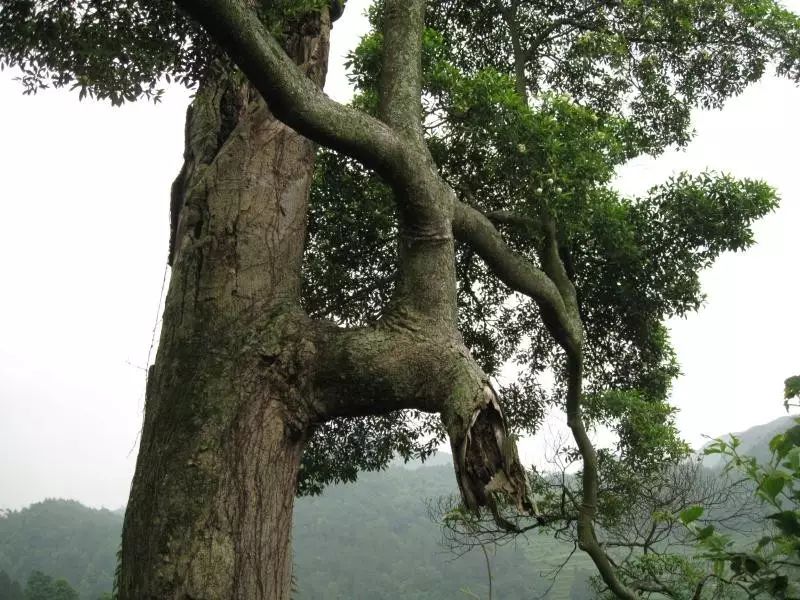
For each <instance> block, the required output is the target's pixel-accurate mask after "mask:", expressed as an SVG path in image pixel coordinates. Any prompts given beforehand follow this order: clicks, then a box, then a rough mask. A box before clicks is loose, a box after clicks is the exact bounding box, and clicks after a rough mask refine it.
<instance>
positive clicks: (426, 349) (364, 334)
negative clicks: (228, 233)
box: [311, 323, 534, 513]
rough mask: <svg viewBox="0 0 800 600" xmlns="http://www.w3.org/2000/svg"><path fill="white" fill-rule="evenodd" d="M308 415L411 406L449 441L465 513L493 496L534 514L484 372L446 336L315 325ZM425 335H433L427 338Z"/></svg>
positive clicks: (321, 416) (491, 501) (366, 412)
mask: <svg viewBox="0 0 800 600" xmlns="http://www.w3.org/2000/svg"><path fill="white" fill-rule="evenodd" d="M316 328H317V332H318V333H317V336H316V342H315V344H314V346H315V350H314V351H315V352H319V356H317V357H316V358H315V360H314V364H315V365H316V366H315V371H314V374H313V377H312V379H313V381H314V390H315V392H314V393H313V394H312V396H313V400H312V407H311V408H312V413H313V414H314V415H315V420H316V421H318V422H322V421H326V420H329V419H332V418H336V417H354V416H364V415H377V414H385V413H387V412H390V411H393V410H400V409H415V410H420V411H425V412H438V413H440V414H441V418H442V422H443V424H444V426H445V428H446V430H447V433H448V435H449V438H450V445H451V448H452V451H453V464H454V466H455V469H456V479H457V481H458V485H459V488H460V490H461V495H462V498H463V500H464V503H465V504H466V505H467V507H469V508H470V509H471V510H478V509H479V508H480V507H482V506H488V507H490V508H491V509H492V510H493V511H495V499H494V497H493V495H494V494H503V495H505V496H506V497H508V498H509V499H510V500H511V501H512V502H513V503H514V504H515V505H516V506H517V508H518V509H519V510H520V511H521V512H528V513H534V506H533V503H532V501H531V500H530V498H529V490H528V484H527V477H526V474H525V471H524V469H523V467H522V465H521V464H520V462H519V457H518V455H517V451H516V446H515V444H514V441H513V438H512V437H511V436H509V434H508V430H507V428H506V424H505V419H504V417H503V411H502V407H501V406H500V403H499V401H498V398H497V395H496V393H495V391H494V389H493V388H492V386H491V384H490V383H489V379H488V377H487V376H486V374H485V373H484V372H483V371H482V370H481V368H480V367H479V366H478V364H477V363H476V362H475V361H474V359H473V358H472V357H471V356H470V354H469V351H468V350H467V349H466V347H465V346H464V345H463V343H462V342H461V341H460V339H458V338H457V337H455V336H452V335H451V334H450V333H449V332H447V331H442V332H441V333H440V334H439V335H437V334H436V333H435V332H430V331H428V330H420V331H397V330H396V329H394V328H389V327H382V326H378V327H371V328H360V329H351V330H344V329H338V328H336V327H333V326H331V325H327V324H325V323H318V324H317V325H316ZM432 333H433V334H432Z"/></svg>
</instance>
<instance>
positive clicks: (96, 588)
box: [0, 500, 122, 600]
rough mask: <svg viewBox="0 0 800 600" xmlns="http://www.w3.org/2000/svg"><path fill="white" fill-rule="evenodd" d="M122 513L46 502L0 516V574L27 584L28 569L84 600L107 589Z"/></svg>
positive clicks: (74, 503) (72, 502)
mask: <svg viewBox="0 0 800 600" xmlns="http://www.w3.org/2000/svg"><path fill="white" fill-rule="evenodd" d="M121 527H122V515H121V514H118V513H113V512H111V511H108V510H95V509H92V508H87V507H86V506H83V505H82V504H80V503H79V502H75V501H73V500H45V501H44V502H38V503H36V504H32V505H31V506H29V507H28V508H26V509H24V510H21V511H13V512H10V513H8V514H7V515H6V516H5V518H0V572H5V573H7V574H8V576H9V577H10V578H11V579H13V580H16V581H18V582H19V583H20V584H21V585H22V586H24V585H25V582H26V581H27V579H28V577H29V575H30V574H31V572H32V571H41V572H42V573H45V574H47V575H49V576H52V577H54V578H56V579H60V578H63V579H66V580H67V581H68V582H69V584H70V585H71V586H72V587H73V588H75V589H76V590H77V591H78V593H79V594H80V597H81V598H82V599H84V600H95V599H96V598H97V597H98V596H100V595H101V594H102V593H103V592H106V591H111V582H112V579H113V577H114V568H115V566H116V553H117V548H118V547H119V535H120V529H121Z"/></svg>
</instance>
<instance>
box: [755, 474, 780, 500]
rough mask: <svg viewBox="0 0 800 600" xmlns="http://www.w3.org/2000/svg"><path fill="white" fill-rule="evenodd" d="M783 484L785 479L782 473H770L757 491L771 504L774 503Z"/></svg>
mask: <svg viewBox="0 0 800 600" xmlns="http://www.w3.org/2000/svg"><path fill="white" fill-rule="evenodd" d="M785 484H786V479H785V477H784V475H783V474H782V473H772V474H770V475H767V476H766V477H764V480H763V481H762V482H761V486H759V489H760V490H761V492H762V493H763V494H764V495H765V496H766V497H767V498H769V500H770V501H771V502H775V498H776V496H777V495H778V494H780V493H781V490H783V486H784V485H785Z"/></svg>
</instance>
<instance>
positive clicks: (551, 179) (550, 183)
mask: <svg viewBox="0 0 800 600" xmlns="http://www.w3.org/2000/svg"><path fill="white" fill-rule="evenodd" d="M547 185H553V178H552V177H550V178H549V179H548V180H547Z"/></svg>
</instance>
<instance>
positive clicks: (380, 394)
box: [119, 0, 531, 600]
mask: <svg viewBox="0 0 800 600" xmlns="http://www.w3.org/2000/svg"><path fill="white" fill-rule="evenodd" d="M181 4H182V5H183V6H184V7H185V8H187V10H188V9H189V8H197V6H198V5H196V4H194V3H185V2H182V3H181ZM337 5H338V4H337ZM202 6H204V7H205V8H206V9H209V8H211V7H216V8H228V9H231V10H232V13H230V14H229V13H226V12H225V11H223V13H222V14H219V15H217V17H218V18H216V17H215V18H214V19H210V20H209V22H208V24H209V26H214V25H215V24H219V20H220V19H224V18H227V17H231V16H232V15H233V16H238V17H241V18H244V19H245V22H244V23H241V24H239V25H240V26H239V25H237V27H236V28H235V29H236V31H242V32H245V31H246V30H247V28H248V27H253V26H254V25H253V24H254V23H257V27H258V28H261V27H262V25H261V23H260V22H259V21H258V17H257V15H256V14H255V13H253V12H251V11H241V10H238V9H235V10H234V9H233V8H231V7H232V6H234V5H232V4H228V3H223V4H217V3H210V4H209V3H208V2H206V3H202ZM423 8H424V3H423V2H422V1H421V0H417V1H415V2H413V3H411V4H409V3H405V2H402V1H401V0H396V1H395V2H393V3H392V4H391V10H389V9H388V8H387V11H386V19H387V23H386V25H385V29H386V38H385V43H386V45H387V48H391V49H392V50H391V52H387V54H386V56H385V60H384V74H388V76H390V77H393V78H394V79H395V80H396V83H398V85H395V86H391V85H389V86H384V87H385V88H386V89H385V92H384V93H383V94H382V96H383V97H384V100H385V102H383V103H382V108H381V112H382V114H383V118H384V122H372V121H370V122H369V123H368V124H367V125H365V127H366V130H371V131H372V132H373V133H376V132H377V135H378V136H379V138H380V139H379V140H378V141H380V140H383V142H386V143H388V144H389V145H390V146H391V147H392V148H393V149H394V150H393V153H390V154H389V155H386V152H385V148H384V151H381V152H378V154H379V155H380V154H384V155H386V156H388V157H389V158H387V159H386V160H385V161H383V162H381V163H380V164H379V165H378V166H380V167H381V168H382V169H384V170H387V172H386V173H383V174H384V175H385V176H387V177H388V179H389V181H390V182H391V184H392V187H393V190H394V193H395V199H396V201H397V203H398V207H399V209H400V210H399V212H400V214H401V218H400V235H401V238H402V242H401V244H400V247H399V251H398V261H399V274H398V282H397V285H396V289H395V294H394V298H393V300H392V303H391V305H390V306H388V307H386V311H385V314H384V315H383V317H382V318H381V320H380V321H379V322H378V323H377V324H375V325H374V326H371V327H365V328H360V329H343V328H338V327H335V326H334V325H333V324H331V323H323V322H313V321H311V320H310V319H309V318H308V317H307V316H306V315H305V314H304V313H303V312H302V310H301V309H300V301H299V300H300V299H299V290H300V285H299V283H300V266H301V260H302V253H303V244H304V241H305V231H306V223H305V220H306V212H307V211H306V208H307V199H308V191H309V187H310V184H311V179H312V171H313V160H314V146H313V144H311V143H310V142H309V141H308V140H306V139H305V138H303V137H301V136H300V135H298V134H296V133H295V132H293V131H292V130H291V129H288V128H287V127H286V126H284V125H283V124H281V123H280V122H278V121H277V120H276V119H275V118H274V117H273V114H272V113H271V112H270V111H269V110H268V108H267V107H266V105H265V104H264V103H263V102H262V100H260V98H259V97H258V95H257V94H256V93H255V92H253V90H252V88H251V87H250V84H248V83H246V82H245V80H244V78H243V77H241V76H240V75H239V74H238V73H235V72H232V71H230V70H227V69H225V68H224V67H223V66H222V65H217V66H216V67H215V69H214V70H213V72H212V73H211V74H210V75H209V77H208V80H207V81H206V82H205V83H204V84H203V85H202V86H201V88H200V90H199V91H198V94H197V97H196V100H195V101H194V103H193V105H192V107H191V109H190V110H189V112H188V115H187V128H186V156H185V158H186V162H185V165H184V168H183V169H182V170H181V173H180V175H179V177H178V179H177V180H176V182H175V185H174V186H173V202H172V209H173V219H172V224H173V236H172V242H171V244H170V261H171V263H172V265H173V273H172V279H171V282H170V289H169V293H168V295H167V302H166V306H165V311H164V321H163V329H162V334H161V341H160V345H159V351H158V356H157V359H156V364H155V366H154V368H153V369H152V370H151V372H150V376H149V380H148V390H147V399H146V404H145V419H144V426H143V429H142V437H141V445H140V450H139V459H138V462H137V467H136V473H135V476H134V481H133V487H132V490H131V496H130V502H129V505H128V510H127V512H126V515H125V525H124V529H123V540H122V567H121V573H120V577H119V592H120V598H121V599H122V600H145V599H155V598H158V599H162V598H163V599H186V600H189V599H193V600H200V599H208V600H212V599H214V600H223V599H229V598H236V599H242V600H261V599H275V600H278V599H280V600H285V599H286V598H288V596H289V591H290V587H291V561H292V557H291V546H290V534H291V517H292V505H293V499H294V493H295V488H296V480H297V474H298V469H299V466H300V460H301V457H302V452H303V447H304V445H305V442H306V440H307V439H308V436H309V435H310V432H311V431H312V429H313V427H314V426H315V425H316V424H318V423H322V422H325V421H327V420H329V419H333V418H337V417H352V416H364V415H372V414H386V413H388V412H390V411H393V410H400V409H406V408H413V409H416V410H425V411H430V412H438V413H439V414H440V415H441V417H442V420H443V425H444V426H445V428H446V430H447V432H448V434H449V435H450V440H451V445H452V447H453V452H454V463H455V465H456V478H457V480H458V483H459V487H460V489H461V492H462V496H463V499H464V501H465V503H466V504H467V506H469V507H470V508H471V509H474V510H479V509H480V507H482V506H490V507H493V508H494V507H496V496H505V497H506V498H507V499H509V500H510V501H512V502H514V503H515V504H516V505H517V506H518V507H519V508H520V509H530V508H531V505H530V502H529V499H528V494H527V482H526V478H525V474H524V470H523V469H522V467H521V465H520V464H519V459H518V457H517V454H516V448H515V446H514V443H513V439H512V438H511V437H509V436H508V435H507V430H506V426H505V422H504V420H503V415H502V409H501V406H500V404H499V402H498V398H497V396H496V395H495V393H494V391H493V390H492V389H491V386H490V385H489V383H488V378H487V377H486V375H485V374H484V373H483V372H482V371H481V369H480V368H479V367H478V365H477V364H476V363H475V361H474V360H473V359H472V357H471V356H470V355H469V352H468V351H467V349H466V348H465V347H464V345H463V343H462V341H461V336H460V335H459V334H458V331H457V330H456V297H455V289H456V285H455V269H454V252H453V238H452V231H451V219H452V214H453V208H454V194H453V192H452V190H451V189H450V188H449V187H448V186H447V185H446V184H445V183H444V181H443V180H442V179H441V178H440V177H439V176H438V175H437V173H436V168H435V165H434V163H433V159H432V158H431V156H430V154H429V153H428V151H427V148H426V147H425V144H424V141H423V139H422V134H421V128H420V114H419V113H420V111H419V106H416V108H415V107H414V105H412V104H410V103H411V102H412V101H413V102H414V103H416V104H419V90H420V86H421V71H420V65H421V54H420V53H421V49H420V48H421V47H420V46H419V42H421V39H422V37H421V36H422V30H423V19H422V15H423ZM329 29H330V19H329V14H328V10H327V9H323V10H322V11H321V14H319V15H317V16H309V17H307V18H305V19H304V20H302V22H296V23H295V24H294V25H293V26H291V27H289V28H287V32H288V33H287V35H286V37H285V42H284V46H285V49H286V50H287V53H288V54H289V56H290V59H291V60H293V61H294V62H295V64H296V65H300V67H301V69H302V70H303V71H305V74H306V76H307V77H308V79H310V80H311V82H312V83H309V81H308V79H306V78H304V77H301V76H298V73H297V69H296V67H295V66H293V65H291V63H290V61H287V59H286V58H285V56H284V55H283V53H282V52H281V51H280V50H279V49H276V48H272V50H270V52H272V51H274V53H273V54H270V56H272V57H273V58H275V57H279V58H278V60H279V61H282V62H281V65H282V66H281V68H280V71H281V77H283V78H284V79H285V81H283V83H282V84H281V85H284V86H285V87H286V89H288V90H289V91H290V92H291V93H290V96H291V98H284V99H283V101H281V98H280V97H278V98H275V97H274V95H271V94H270V92H274V91H275V89H277V88H274V87H271V83H270V82H269V81H268V80H267V79H265V78H263V77H261V75H263V73H261V72H260V71H258V70H254V71H253V72H252V73H251V74H250V81H251V82H252V83H253V84H254V85H257V86H258V89H259V90H260V91H261V92H262V93H263V94H265V95H267V97H270V98H271V101H272V108H273V110H274V112H275V113H276V114H279V115H283V116H282V118H285V117H286V116H287V114H291V113H292V111H295V110H296V109H300V110H301V114H303V115H306V116H308V114H311V113H313V112H314V110H313V109H311V110H310V112H309V111H308V110H305V109H303V108H302V107H303V105H304V104H305V102H306V100H307V98H311V99H312V101H313V102H314V103H317V104H315V105H316V106H323V107H324V106H328V107H330V106H331V105H330V100H328V99H327V98H325V97H324V96H323V95H322V94H321V93H320V92H319V86H321V85H322V82H323V80H324V75H325V67H326V61H327V47H328V33H329ZM417 38H419V39H418V40H417V42H414V40H415V39H417ZM247 39H248V40H249V41H251V42H253V44H254V45H253V46H252V47H248V50H247V52H244V53H243V54H242V55H241V56H240V58H241V57H244V58H248V57H249V58H253V57H258V55H259V53H260V52H261V51H263V50H264V49H265V48H266V47H269V44H270V42H269V40H270V39H271V38H264V37H262V36H260V35H255V36H253V37H249V38H247ZM242 62H246V60H245V61H240V63H239V64H240V65H241V64H242ZM287 63H288V65H287ZM404 106H405V108H404ZM306 108H308V107H306ZM342 111H344V113H343V112H342ZM323 112H324V113H325V115H327V116H326V117H325V118H322V119H320V120H319V121H318V122H317V125H318V126H319V127H318V128H315V127H311V128H308V131H309V132H310V133H311V134H319V135H317V138H315V139H318V138H319V139H322V140H323V141H325V140H326V139H327V138H326V135H328V134H332V135H334V134H335V132H336V131H337V130H338V128H340V127H341V126H342V123H343V122H344V121H342V118H341V115H342V114H345V113H346V114H348V115H350V116H352V115H353V114H356V113H355V112H354V111H352V110H349V111H348V110H347V109H342V107H339V106H338V105H337V107H336V108H335V110H333V111H330V112H329V113H327V112H325V111H323ZM328 117H330V118H329V119H328ZM370 123H371V124H370ZM298 124H299V125H302V120H300V121H298ZM362 125H363V124H362ZM355 126H358V123H355V122H354V127H355ZM370 128H371V129H370ZM396 131H399V132H402V138H398V137H397V135H396V133H395V132H396ZM320 132H322V133H320ZM325 132H327V134H326V133H325ZM356 134H357V135H356V137H357V138H358V140H361V141H363V139H362V137H363V135H365V134H364V131H360V132H356ZM334 137H335V136H334ZM364 139H366V138H364ZM359 143H360V142H359ZM358 145H359V144H358V143H357V144H356V146H358ZM359 147H360V146H359ZM362 150H364V151H365V152H367V153H369V152H371V151H372V149H371V148H370V149H369V150H367V149H366V146H364V147H363V148H362ZM395 159H396V160H395ZM395 163H396V164H395ZM395 168H397V169H399V171H397V172H396V173H394V175H392V173H391V172H389V171H392V169H395Z"/></svg>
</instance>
